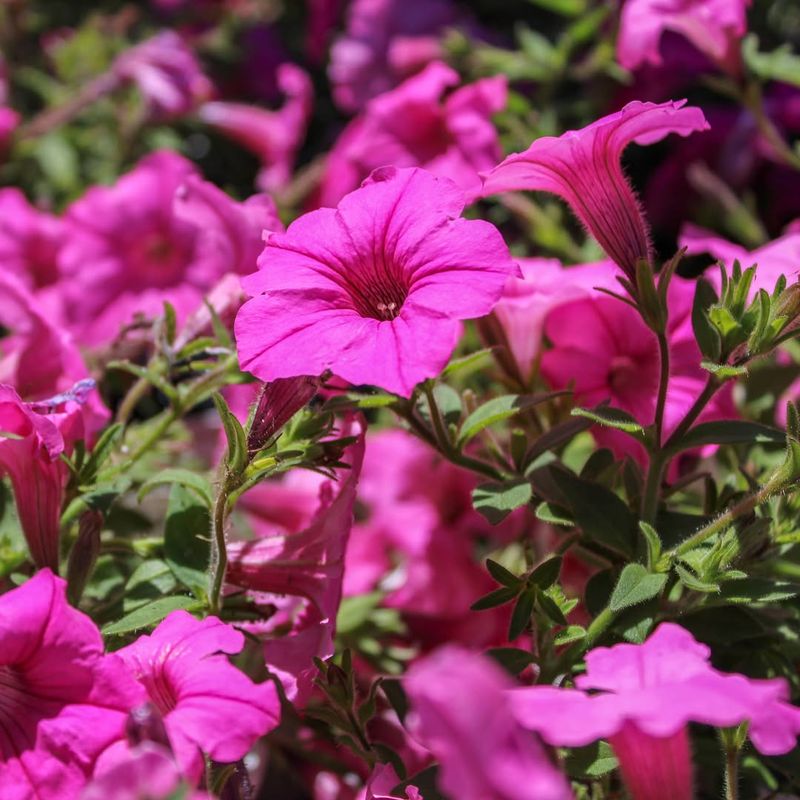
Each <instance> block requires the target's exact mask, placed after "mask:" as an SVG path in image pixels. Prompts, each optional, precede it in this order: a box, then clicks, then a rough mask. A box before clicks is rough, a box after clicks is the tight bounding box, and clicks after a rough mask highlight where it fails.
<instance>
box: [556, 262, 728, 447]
mask: <svg viewBox="0 0 800 800" xmlns="http://www.w3.org/2000/svg"><path fill="white" fill-rule="evenodd" d="M693 291H694V283H693V282H692V281H687V280H683V279H682V278H675V279H674V280H673V281H672V283H671V284H670V289H669V293H668V304H669V307H670V319H669V324H668V331H667V336H668V339H669V346H670V381H669V388H668V392H667V404H666V407H665V412H664V434H665V435H666V436H669V434H670V432H671V431H672V430H674V428H675V427H676V426H677V425H678V424H679V422H680V421H681V420H682V419H683V417H684V415H685V414H686V412H687V411H688V410H689V408H690V407H691V405H692V404H693V403H694V401H695V399H696V398H697V396H698V395H699V394H700V392H701V391H702V389H703V387H704V385H705V381H706V377H707V374H706V372H705V370H703V369H702V367H701V366H700V361H701V357H700V351H699V349H698V347H697V344H696V342H695V340H694V336H693V334H692V328H691V304H692V297H693ZM544 331H545V334H546V336H547V338H548V339H549V340H550V341H551V342H552V343H553V348H552V349H551V350H548V351H547V352H545V353H544V354H543V355H542V360H541V370H542V375H543V376H544V378H545V380H547V382H548V383H549V384H550V385H551V386H552V387H553V388H555V389H566V388H567V387H569V386H572V387H573V388H574V391H575V399H576V402H577V403H579V404H580V405H583V406H594V405H597V404H600V403H603V402H606V401H609V402H610V403H611V405H613V406H615V407H617V408H621V409H623V410H624V411H627V412H628V413H629V414H632V415H633V416H634V417H635V418H636V419H637V420H638V421H639V422H641V423H642V424H643V425H650V424H652V422H653V419H654V416H655V409H656V395H657V394H658V381H659V370H660V367H659V362H660V359H659V355H658V343H657V341H656V337H655V334H653V332H652V331H650V329H649V328H647V326H646V325H645V324H644V322H642V319H641V317H640V316H639V315H638V314H637V313H636V311H635V310H634V309H632V308H630V306H628V305H626V304H624V303H621V302H620V301H618V300H615V299H613V298H610V297H595V298H588V299H584V300H576V301H573V302H570V303H566V304H564V305H561V306H559V307H558V308H556V309H554V310H553V311H551V312H550V314H549V315H548V317H547V319H546V321H545V328H544ZM733 416H735V412H734V410H733V407H732V405H731V400H730V392H721V393H719V394H717V395H716V396H715V399H714V400H713V401H712V402H711V403H710V404H709V405H708V406H706V409H705V410H704V412H703V414H702V415H701V417H700V418H701V419H702V420H704V421H707V420H711V419H724V418H730V417H733ZM595 435H596V437H597V438H598V439H599V440H600V441H602V442H603V443H607V444H608V445H609V446H610V447H612V449H614V450H616V451H617V452H618V453H620V454H624V453H626V452H629V453H631V454H632V455H634V457H636V458H637V460H639V461H642V460H644V458H645V455H644V451H643V449H641V448H639V447H638V446H635V443H634V442H633V440H632V439H630V437H628V436H624V435H621V434H618V433H617V432H616V431H612V430H610V429H597V430H596V431H595ZM632 447H633V450H632V451H631V448H632Z"/></svg>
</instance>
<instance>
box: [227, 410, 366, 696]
mask: <svg viewBox="0 0 800 800" xmlns="http://www.w3.org/2000/svg"><path fill="white" fill-rule="evenodd" d="M342 433H343V434H344V435H354V436H356V437H357V438H356V442H355V443H354V444H353V445H351V446H349V447H348V448H347V449H346V451H345V453H344V455H343V456H342V460H343V462H344V463H345V464H348V465H349V469H347V470H342V471H341V472H340V475H339V481H338V484H336V483H333V482H331V481H328V480H326V481H320V480H318V476H313V483H312V485H315V491H314V492H313V494H312V492H311V491H310V486H308V485H307V484H306V485H305V486H302V485H297V481H296V480H295V481H294V482H293V483H292V484H291V485H288V486H282V484H274V483H264V484H261V485H259V486H257V487H255V489H253V490H251V491H250V492H248V493H247V494H245V495H244V497H243V498H242V500H243V502H244V507H245V509H246V510H247V513H248V516H249V518H250V521H251V523H252V525H253V527H254V529H255V532H256V538H255V539H253V540H251V541H246V542H232V543H231V544H230V545H229V548H228V554H229V563H228V572H227V574H226V579H227V581H228V583H229V584H231V585H232V586H237V587H241V588H245V589H248V590H249V591H250V592H251V593H253V595H254V597H255V599H257V600H258V602H259V603H260V604H262V605H263V606H265V607H266V608H268V609H269V610H270V611H271V613H272V617H271V618H270V619H269V620H268V623H267V624H266V626H261V627H260V629H258V630H257V631H256V632H257V633H262V634H264V635H265V637H266V641H265V644H264V654H265V657H266V661H267V665H268V666H269V668H270V670H271V671H272V672H274V673H276V674H277V675H278V676H279V677H280V679H281V681H282V683H283V684H284V687H285V689H286V693H287V696H288V697H289V699H290V700H292V701H293V702H295V703H299V704H302V703H303V702H304V701H305V699H306V698H307V696H308V693H309V692H310V690H311V681H312V679H313V676H314V675H315V674H316V667H315V666H314V663H313V658H314V657H315V656H316V657H319V658H328V657H329V656H331V655H332V654H333V636H334V633H335V626H336V614H337V613H338V610H339V603H340V601H341V597H342V579H343V573H344V556H345V551H346V549H347V541H348V539H349V536H350V528H351V526H352V524H353V505H354V503H355V497H356V487H357V485H358V479H359V476H360V474H361V464H362V461H363V458H364V431H363V425H362V424H361V423H359V422H352V423H350V424H348V425H347V427H346V428H345V430H344V431H343V432H342ZM312 500H313V508H312V503H311V501H312ZM287 630H288V634H286V631H287ZM281 632H283V633H284V634H285V635H283V636H281V635H280V633H281Z"/></svg>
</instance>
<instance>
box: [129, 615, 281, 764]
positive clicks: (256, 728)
mask: <svg viewBox="0 0 800 800" xmlns="http://www.w3.org/2000/svg"><path fill="white" fill-rule="evenodd" d="M243 647H244V636H243V635H242V634H241V633H240V632H239V631H237V630H236V629H234V628H233V627H231V626H230V625H226V624H225V623H223V622H221V621H220V620H218V619H217V618H216V617H206V618H205V619H204V620H197V619H195V618H194V617H193V616H191V615H190V614H188V613H187V612H185V611H173V612H172V613H171V614H170V615H169V616H168V617H167V618H166V619H165V620H164V621H163V622H162V623H161V624H160V625H159V626H158V627H157V628H156V629H155V630H154V631H153V633H152V634H150V635H149V636H141V637H139V639H137V640H136V641H135V642H134V643H133V644H131V645H128V647H124V648H122V650H119V651H117V654H118V655H119V657H120V658H121V659H122V660H123V661H124V663H125V665H126V666H127V667H128V669H129V670H130V671H131V673H132V674H133V676H134V677H135V678H136V679H137V680H138V681H139V683H141V684H142V686H144V688H145V690H146V691H147V695H148V697H149V698H150V701H151V702H152V703H153V704H154V705H155V706H156V707H157V708H158V710H159V711H160V712H161V714H162V716H163V719H164V727H165V728H166V730H167V734H168V736H169V741H170V744H171V745H172V750H173V752H174V753H175V758H176V759H177V762H178V764H179V765H180V768H181V771H182V772H183V774H185V775H186V776H187V777H189V778H190V779H191V780H196V779H197V778H199V777H200V775H201V774H202V770H203V753H206V754H208V755H209V756H210V757H211V758H213V759H214V760H215V761H221V762H223V763H227V762H233V761H238V760H239V759H241V758H243V757H244V756H245V755H246V754H247V751H248V750H249V749H250V747H251V746H252V745H253V743H254V742H255V741H256V739H258V737H259V736H262V735H264V734H265V733H267V732H268V731H270V730H272V728H274V727H275V726H276V725H277V724H278V720H279V718H280V702H279V700H278V696H277V691H276V689H275V686H274V684H273V683H272V682H271V681H267V682H265V683H262V684H255V683H253V681H251V680H250V678H248V677H247V675H245V674H244V673H243V672H241V670H239V669H237V668H236V667H234V666H233V665H232V664H231V663H230V661H229V660H228V658H227V655H233V654H235V653H238V652H240V651H241V649H242V648H243Z"/></svg>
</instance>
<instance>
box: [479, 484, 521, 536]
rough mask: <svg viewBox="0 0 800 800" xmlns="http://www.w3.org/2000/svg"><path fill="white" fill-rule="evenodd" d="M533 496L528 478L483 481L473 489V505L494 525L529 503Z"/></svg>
mask: <svg viewBox="0 0 800 800" xmlns="http://www.w3.org/2000/svg"><path fill="white" fill-rule="evenodd" d="M532 497H533V488H532V487H531V484H530V482H529V481H528V480H526V479H525V478H520V479H519V480H516V481H511V482H509V483H482V484H481V485H480V486H476V487H475V488H474V489H473V490H472V505H473V506H474V507H475V510H476V511H478V512H479V513H480V514H481V515H482V516H483V517H485V518H486V519H487V520H488V521H489V522H490V523H491V524H492V525H498V524H499V523H501V522H502V521H503V520H504V519H505V518H506V517H507V516H508V515H509V514H510V513H511V512H512V511H514V510H515V509H517V508H520V507H522V506H524V505H527V504H528V503H529V502H530V501H531V498H532Z"/></svg>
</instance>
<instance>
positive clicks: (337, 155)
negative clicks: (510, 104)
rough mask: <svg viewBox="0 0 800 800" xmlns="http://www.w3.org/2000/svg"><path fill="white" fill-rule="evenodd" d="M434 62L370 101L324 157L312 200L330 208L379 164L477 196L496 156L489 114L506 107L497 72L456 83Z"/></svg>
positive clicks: (453, 74) (451, 72) (497, 148)
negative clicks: (420, 172) (414, 171)
mask: <svg viewBox="0 0 800 800" xmlns="http://www.w3.org/2000/svg"><path fill="white" fill-rule="evenodd" d="M459 80H460V78H459V75H458V73H457V72H455V70H452V69H451V68H450V67H448V66H447V65H446V64H443V63H442V62H441V61H435V62H433V63H432V64H429V65H428V66H427V67H426V68H425V69H424V70H422V72H420V73H419V74H417V75H414V76H413V77H411V78H409V79H408V80H406V81H405V82H404V83H402V84H400V86H398V87H397V88H396V89H393V90H392V91H390V92H386V93H385V94H382V95H380V96H379V97H376V98H374V99H373V100H371V101H370V102H369V103H368V104H367V107H366V108H365V109H364V111H363V113H362V114H361V115H359V116H358V117H356V118H355V119H354V120H353V121H352V122H351V123H350V125H348V126H347V128H346V129H345V130H344V132H343V133H342V135H341V136H340V137H339V139H338V140H337V143H336V145H335V146H334V148H333V150H332V151H331V153H330V155H329V156H328V158H327V164H326V171H325V176H324V178H323V182H322V186H321V189H320V193H319V198H318V200H319V204H320V205H323V206H334V205H336V203H338V202H339V200H341V198H342V197H343V196H344V195H346V194H347V193H348V192H350V191H352V190H353V189H356V188H358V186H359V184H360V183H361V182H362V181H363V180H364V178H366V177H367V176H368V175H369V174H370V173H371V172H372V170H374V169H376V168H378V167H382V166H385V165H391V166H395V167H424V168H425V169H427V170H428V171H429V172H432V173H433V174H434V175H439V176H443V177H445V178H450V180H452V181H454V182H455V183H457V184H458V185H459V186H460V187H461V188H462V189H463V190H464V191H465V192H466V193H467V195H468V197H469V198H470V199H472V198H473V197H475V196H477V195H478V194H480V189H481V180H480V177H479V176H478V173H479V172H482V171H484V170H487V169H491V168H492V167H493V166H494V165H495V164H496V163H497V162H498V161H499V160H500V158H501V156H502V151H501V149H500V140H499V137H498V135H497V130H496V129H495V127H494V125H493V124H492V119H491V117H492V114H494V113H496V112H498V111H501V110H502V109H503V108H504V107H505V105H506V99H507V94H508V90H507V81H506V79H505V78H504V77H503V76H496V77H492V78H484V79H483V80H479V81H476V82H475V83H471V84H468V85H466V86H462V87H460V88H458V89H455V91H452V92H450V93H448V90H450V89H451V88H453V87H456V86H458V83H459Z"/></svg>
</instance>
